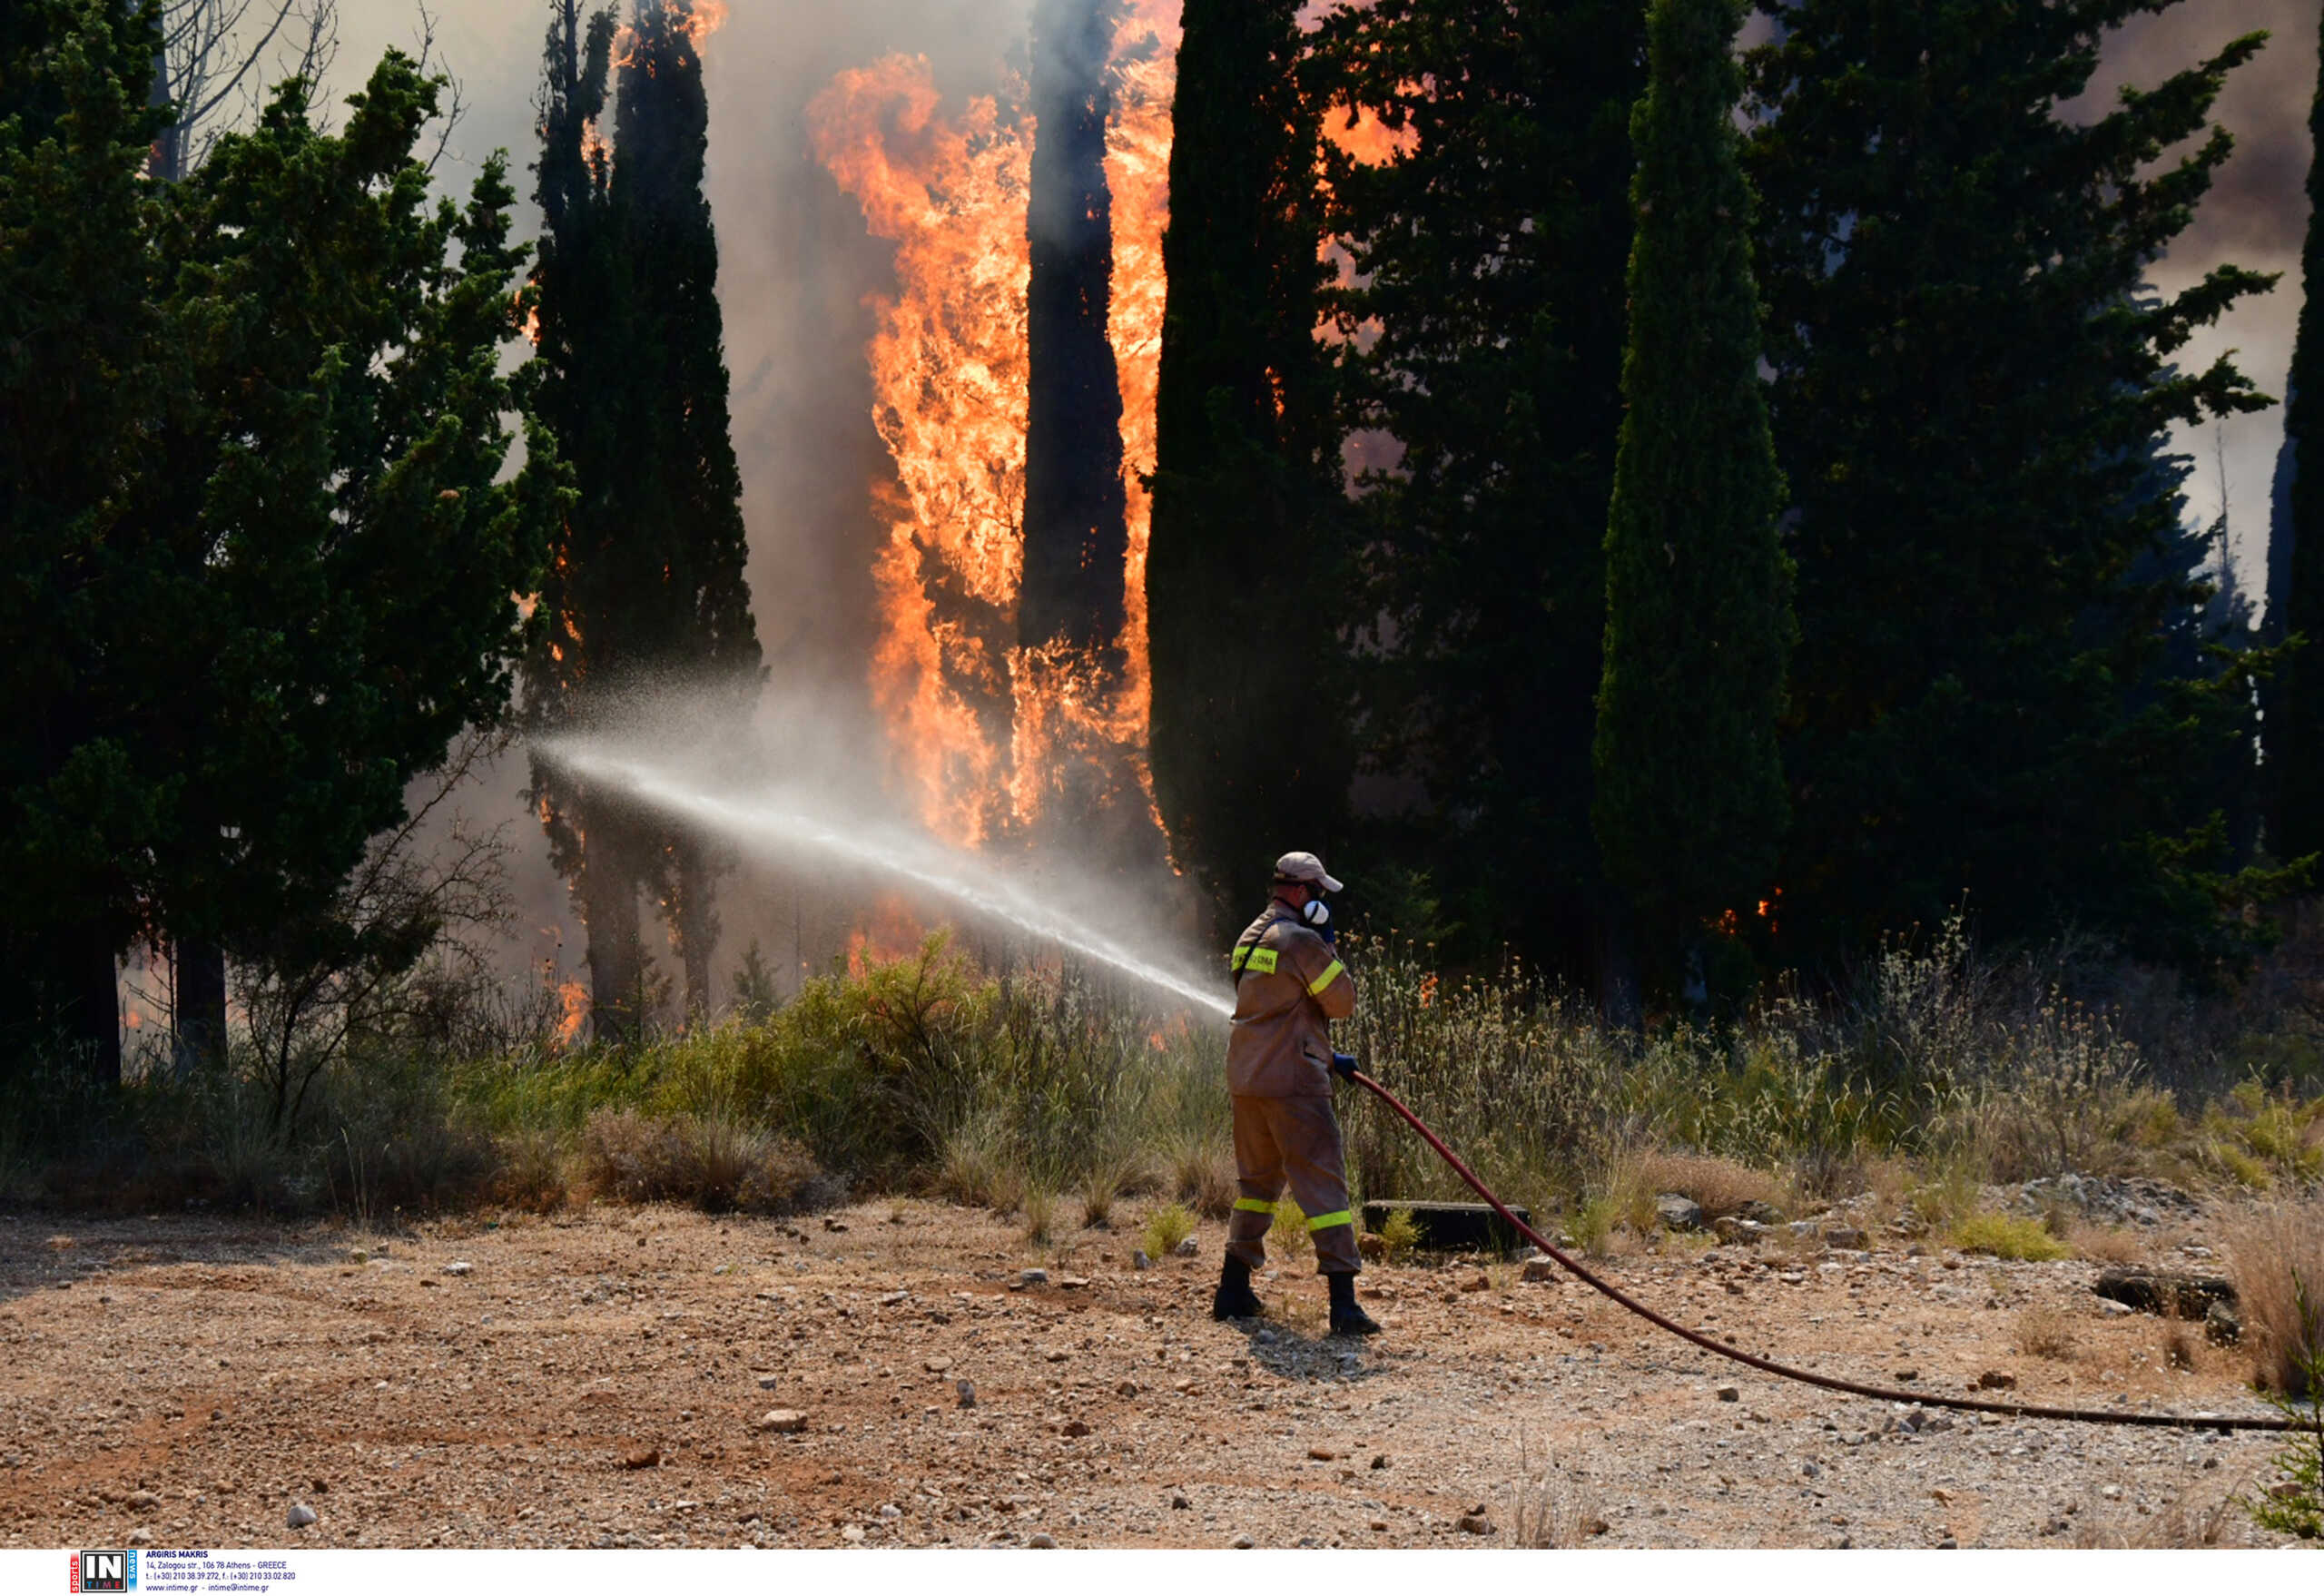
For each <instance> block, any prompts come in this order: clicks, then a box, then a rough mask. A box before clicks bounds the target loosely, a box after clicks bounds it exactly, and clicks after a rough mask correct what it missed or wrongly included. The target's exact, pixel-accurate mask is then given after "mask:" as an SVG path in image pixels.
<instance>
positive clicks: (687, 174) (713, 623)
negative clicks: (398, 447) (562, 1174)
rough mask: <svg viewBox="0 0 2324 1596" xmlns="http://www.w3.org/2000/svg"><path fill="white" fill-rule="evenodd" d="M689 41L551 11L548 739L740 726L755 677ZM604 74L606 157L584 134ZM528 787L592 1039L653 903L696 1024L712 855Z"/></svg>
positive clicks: (712, 930) (531, 703)
mask: <svg viewBox="0 0 2324 1596" xmlns="http://www.w3.org/2000/svg"><path fill="white" fill-rule="evenodd" d="M696 26H697V25H696V23H695V19H694V12H693V8H692V6H691V5H690V4H688V3H687V0H640V4H639V5H637V6H636V7H635V10H634V12H633V14H632V16H631V20H630V24H629V27H628V29H627V31H626V32H625V34H622V35H621V44H622V45H623V52H622V58H621V65H620V67H619V70H618V73H617V74H615V71H614V68H613V66H612V54H613V49H614V44H615V36H616V35H615V19H614V16H613V15H612V14H611V13H610V12H598V13H596V14H595V15H590V16H588V17H586V19H585V18H584V16H583V15H582V13H581V11H580V7H579V5H578V4H577V3H576V0H557V4H556V9H555V11H554V14H553V15H552V19H551V24H550V28H549V34H548V42H547V50H546V54H545V83H544V88H543V93H542V99H541V157H540V162H539V164H538V165H537V168H536V174H537V179H538V186H537V191H536V192H537V198H538V200H539V202H540V206H541V213H542V218H543V222H544V227H543V237H542V241H541V246H540V262H539V265H538V267H537V271H536V272H535V283H536V286H537V290H538V293H539V305H540V312H539V313H540V320H539V327H538V342H539V350H540V364H541V367H542V371H541V375H540V378H539V392H540V403H541V409H542V412H543V414H544V416H545V417H546V418H547V419H549V422H550V424H551V426H552V427H553V429H555V431H556V436H557V438H558V440H559V448H560V452H561V453H562V454H563V455H564V456H565V457H566V458H567V459H568V460H569V461H571V463H572V466H573V468H574V470H575V473H576V486H577V490H578V497H577V501H576V504H575V507H574V508H573V511H572V513H571V514H570V515H569V516H568V517H566V524H565V526H564V527H563V528H562V530H561V532H560V535H559V537H558V538H557V540H556V547H555V548H554V549H553V552H552V558H551V561H550V574H549V576H548V579H547V582H546V583H545V584H544V586H543V588H542V591H541V597H540V606H541V609H542V610H543V611H544V613H545V616H546V626H545V631H544V635H543V637H542V640H541V642H540V645H538V646H537V648H536V650H535V651H534V653H533V654H532V655H531V657H530V658H529V659H528V660H527V669H526V673H525V675H526V701H527V716H528V718H529V720H530V721H531V723H532V724H534V725H535V726H536V727H537V728H540V729H544V730H548V729H554V730H562V731H567V732H577V733H592V732H605V733H614V734H621V733H625V732H626V733H640V732H644V731H646V730H647V729H648V724H647V717H649V716H651V717H652V718H653V720H654V722H655V723H657V724H660V725H662V726H664V727H666V725H667V716H668V709H667V704H666V703H665V704H661V705H658V706H657V705H655V704H652V702H651V696H650V695H655V694H656V693H669V692H679V691H682V692H684V694H685V695H687V702H688V704H689V707H690V708H691V709H692V710H693V711H694V712H695V713H696V714H700V715H701V717H702V724H704V726H706V727H714V728H718V729H719V730H722V731H723V730H731V729H732V728H733V727H734V726H735V725H736V724H739V722H740V721H741V719H742V718H743V717H744V716H745V715H747V714H748V712H749V708H750V705H751V704H752V703H753V700H754V699H755V696H756V694H757V692H758V689H759V686H760V684H761V682H762V680H763V672H762V669H761V665H760V656H759V646H758V638H757V631H756V626H755V623H754V622H753V617H752V614H751V608H750V595H749V589H748V587H747V586H746V585H745V583H744V581H743V562H744V558H745V555H746V546H745V539H744V533H743V521H742V508H741V504H742V478H741V473H740V470H739V468H738V467H737V466H736V463H735V459H734V445H733V442H732V440H731V436H730V429H729V421H728V403H727V399H728V393H727V386H728V385H727V373H726V367H725V358H724V335H723V330H722V322H721V317H720V311H719V307H718V300H717V297H716V289H717V273H718V246H717V238H716V234H715V232H714V228H713V225H712V222H711V215H710V206H709V202H708V200H707V198H706V197H705V196H704V193H703V175H704V159H705V155H706V152H707V149H708V129H709V105H708V100H707V97H706V95H705V94H704V86H703V77H702V57H701V54H700V50H699V46H698V44H697V40H696ZM609 77H610V78H611V79H612V88H613V97H614V100H615V138H614V140H613V143H612V145H611V147H610V148H608V147H607V146H606V143H605V142H604V141H603V139H602V138H601V136H600V134H599V133H598V126H597V124H598V121H599V119H600V118H601V117H602V116H603V114H604V112H605V107H606V98H607V88H608V79H609ZM713 734H715V733H713ZM533 792H534V796H535V799H536V801H537V803H538V804H539V805H540V809H541V813H542V817H543V823H544V824H545V825H546V826H547V830H548V833H549V842H550V852H551V856H552V859H553V860H554V862H556V865H557V867H558V868H559V869H560V870H561V871H562V872H564V873H565V875H566V879H567V880H568V881H569V882H571V883H572V884H573V889H574V895H575V898H576V902H577V903H578V905H579V908H580V911H581V915H582V918H583V920H584V921H585V923H586V926H587V928H588V934H589V944H588V953H587V959H588V963H589V971H590V991H591V999H592V1008H593V1010H594V1012H595V1015H596V1024H597V1027H598V1029H599V1030H600V1032H601V1033H603V1034H606V1035H613V1036H622V1035H627V1034H630V1033H631V1032H633V1031H634V1030H635V1027H636V1026H637V1024H638V1023H639V1022H640V1021H641V1020H643V1019H644V1018H645V1013H646V1010H649V1009H650V1008H651V1007H652V1006H653V992H652V989H651V986H650V983H649V982H648V981H647V980H646V976H645V947H644V941H643V937H642V934H641V930H640V916H639V905H638V899H639V894H640V893H641V892H652V893H653V894H654V895H655V898H656V900H657V901H659V902H660V904H661V905H662V908H663V911H664V914H665V918H666V919H667V921H668V922H669V926H670V930H671V932H672V936H673V940H674V941H675V944H676V950H677V953H678V957H679V962H680V965H681V967H682V970H683V973H684V982H685V996H684V1002H685V1010H686V1012H687V1014H688V1016H689V1017H690V1018H693V1019H697V1020H698V1019H699V1018H700V1017H701V1016H703V1015H704V1014H705V1013H706V1012H707V1010H708V1007H709V1001H710V961H711V957H712V953H713V951H714V946H715V942H716V939H717V919H716V915H715V910H714V898H713V884H714V880H715V877H716V875H717V874H718V872H719V871H720V870H721V869H722V868H723V865H724V860H723V858H722V856H721V854H720V853H719V852H718V851H717V850H716V848H715V846H714V844H713V843H712V842H710V841H709V840H708V839H706V838H704V837H703V836H701V835H700V834H698V833H696V832H692V831H690V830H687V829H684V828H682V827H675V826H674V825H672V824H671V823H669V822H667V821H666V820H665V819H663V818H662V817H660V816H657V815H655V814H653V813H648V812H646V811H645V810H643V809H641V808H640V807H639V806H638V805H636V804H635V803H633V802H631V801H630V800H629V799H627V798H625V796H624V795H623V794H622V793H620V792H619V791H617V790H611V789H608V788H606V787H604V786H602V785H592V784H590V783H583V782H579V781H576V780H575V779H574V778H572V777H571V776H569V775H567V774H566V773H562V772H561V771H560V770H559V769H558V768H556V766H555V765H554V764H547V763H544V762H542V761H540V760H536V761H535V764H534V786H533Z"/></svg>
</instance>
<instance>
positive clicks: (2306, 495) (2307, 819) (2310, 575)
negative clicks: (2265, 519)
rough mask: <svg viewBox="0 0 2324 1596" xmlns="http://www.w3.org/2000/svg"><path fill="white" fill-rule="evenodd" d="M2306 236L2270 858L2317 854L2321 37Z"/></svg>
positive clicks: (2321, 808)
mask: <svg viewBox="0 0 2324 1596" xmlns="http://www.w3.org/2000/svg"><path fill="white" fill-rule="evenodd" d="M2308 129H2309V136H2310V138H2311V140H2312V141H2313V143H2312V145H2311V148H2312V149H2313V150H2314V151H2316V152H2318V153H2316V154H2314V155H2313V156H2312V157H2311V158H2310V160H2309V168H2308V203H2309V215H2308V234H2307V238H2306V241H2305V242H2304V243H2303V244H2302V246H2301V249H2300V256H2299V275H2300V290H2301V292H2300V301H2299V330H2298V332H2297V333H2296V334H2295V335H2294V337H2293V340H2292V350H2291V370H2290V373H2289V374H2288V375H2287V377H2286V379H2285V392H2284V443H2283V452H2284V458H2283V463H2282V464H2281V466H2280V468H2279V472H2280V475H2279V477H2278V481H2279V483H2280V491H2281V494H2282V500H2281V502H2280V504H2279V505H2278V507H2277V512H2276V520H2275V524H2274V526H2273V527H2272V528H2271V530H2270V535H2269V543H2268V625H2269V629H2270V632H2271V633H2272V634H2273V635H2275V636H2276V637H2277V638H2278V639H2282V638H2285V637H2287V636H2289V637H2296V638H2298V639H2299V646H2297V647H2296V648H2295V649H2294V650H2293V652H2292V655H2291V657H2290V659H2289V660H2288V661H2287V662H2286V663H2285V665H2284V667H2283V673H2282V675H2281V676H2280V679H2279V680H2278V681H2277V682H2275V683H2274V684H2273V685H2272V690H2271V691H2270V693H2269V695H2268V699H2267V705H2268V738H2267V750H2268V764H2269V765H2270V767H2271V768H2272V770H2273V772H2274V777H2275V780H2274V791H2273V793H2271V794H2270V796H2271V798H2272V799H2273V803H2272V805H2271V807H2270V811H2269V826H2268V842H2269V848H2270V852H2273V853H2275V855H2276V856H2277V857H2278V858H2281V859H2296V858H2299V857H2300V856H2302V855H2305V854H2311V853H2316V852H2324V43H2319V47H2318V54H2317V85H2316V97H2315V99H2314V101H2313V102H2312V103H2310V107H2309V113H2308Z"/></svg>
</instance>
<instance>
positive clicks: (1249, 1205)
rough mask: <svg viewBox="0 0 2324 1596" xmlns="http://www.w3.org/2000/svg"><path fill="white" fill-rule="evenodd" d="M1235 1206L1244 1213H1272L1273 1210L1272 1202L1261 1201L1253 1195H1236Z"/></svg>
mask: <svg viewBox="0 0 2324 1596" xmlns="http://www.w3.org/2000/svg"><path fill="white" fill-rule="evenodd" d="M1235 1206H1236V1207H1238V1208H1240V1209H1242V1210H1243V1211H1244V1212H1245V1213H1246V1214H1272V1213H1274V1212H1275V1205H1274V1204H1273V1203H1270V1202H1263V1201H1261V1200H1260V1199H1259V1198H1257V1197H1236V1199H1235Z"/></svg>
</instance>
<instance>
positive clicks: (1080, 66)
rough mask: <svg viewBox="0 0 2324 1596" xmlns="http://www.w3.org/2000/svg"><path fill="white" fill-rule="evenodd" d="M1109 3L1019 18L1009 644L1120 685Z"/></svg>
mask: <svg viewBox="0 0 2324 1596" xmlns="http://www.w3.org/2000/svg"><path fill="white" fill-rule="evenodd" d="M1121 9H1122V7H1121V5H1119V3H1118V0H1039V4H1038V5H1035V7H1034V8H1033V74H1032V84H1031V101H1032V112H1033V125H1034V128H1035V133H1034V140H1033V153H1032V174H1031V176H1032V182H1031V190H1030V192H1029V196H1028V202H1027V205H1026V212H1025V233H1026V239H1027V242H1028V246H1029V248H1028V256H1029V262H1030V271H1029V274H1028V281H1027V288H1026V318H1025V351H1026V365H1027V368H1028V378H1029V391H1028V396H1027V397H1028V401H1029V402H1028V406H1027V412H1026V427H1025V559H1024V576H1023V580H1022V582H1021V583H1020V585H1019V588H1018V593H1017V635H1018V641H1019V643H1020V644H1022V645H1024V646H1025V647H1027V648H1029V649H1033V650H1041V649H1047V648H1052V647H1062V648H1063V649H1066V650H1070V651H1073V652H1076V653H1078V654H1081V655H1085V656H1087V657H1088V659H1089V661H1090V662H1091V664H1092V665H1094V666H1096V667H1097V668H1098V669H1099V670H1101V671H1106V666H1107V665H1108V664H1110V665H1111V666H1112V669H1111V670H1110V671H1106V674H1107V675H1110V676H1118V675H1119V674H1120V669H1119V658H1120V650H1121V633H1122V623H1123V607H1122V576H1121V573H1122V564H1123V559H1124V557H1125V556H1126V554H1127V553H1128V527H1127V526H1126V524H1125V521H1124V518H1123V517H1124V516H1125V514H1126V506H1127V500H1126V495H1125V494H1124V491H1123V486H1122V434H1121V418H1122V400H1121V390H1120V389H1119V387H1118V378H1117V373H1116V372H1115V369H1114V350H1113V346H1112V345H1110V344H1108V342H1107V341H1106V329H1107V320H1108V311H1109V310H1110V308H1111V302H1112V293H1113V274H1114V261H1113V247H1114V229H1113V198H1112V195H1111V193H1110V192H1108V189H1107V187H1106V123H1107V120H1108V117H1109V116H1110V115H1111V113H1112V110H1113V64H1112V56H1113V45H1114V30H1115V27H1116V25H1117V24H1118V21H1119V15H1120V12H1121Z"/></svg>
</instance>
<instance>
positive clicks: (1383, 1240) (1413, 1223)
mask: <svg viewBox="0 0 2324 1596" xmlns="http://www.w3.org/2000/svg"><path fill="white" fill-rule="evenodd" d="M1380 1245H1381V1246H1382V1247H1383V1248H1384V1250H1385V1252H1386V1253H1387V1256H1388V1261H1389V1262H1390V1263H1392V1264H1393V1263H1401V1262H1403V1259H1404V1258H1405V1257H1406V1256H1408V1255H1409V1254H1410V1253H1411V1252H1412V1250H1413V1247H1415V1246H1419V1245H1420V1221H1418V1220H1417V1219H1415V1218H1413V1211H1412V1210H1411V1209H1410V1208H1391V1209H1389V1210H1388V1217H1387V1218H1386V1219H1384V1220H1383V1221H1382V1222H1381V1225H1380Z"/></svg>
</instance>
